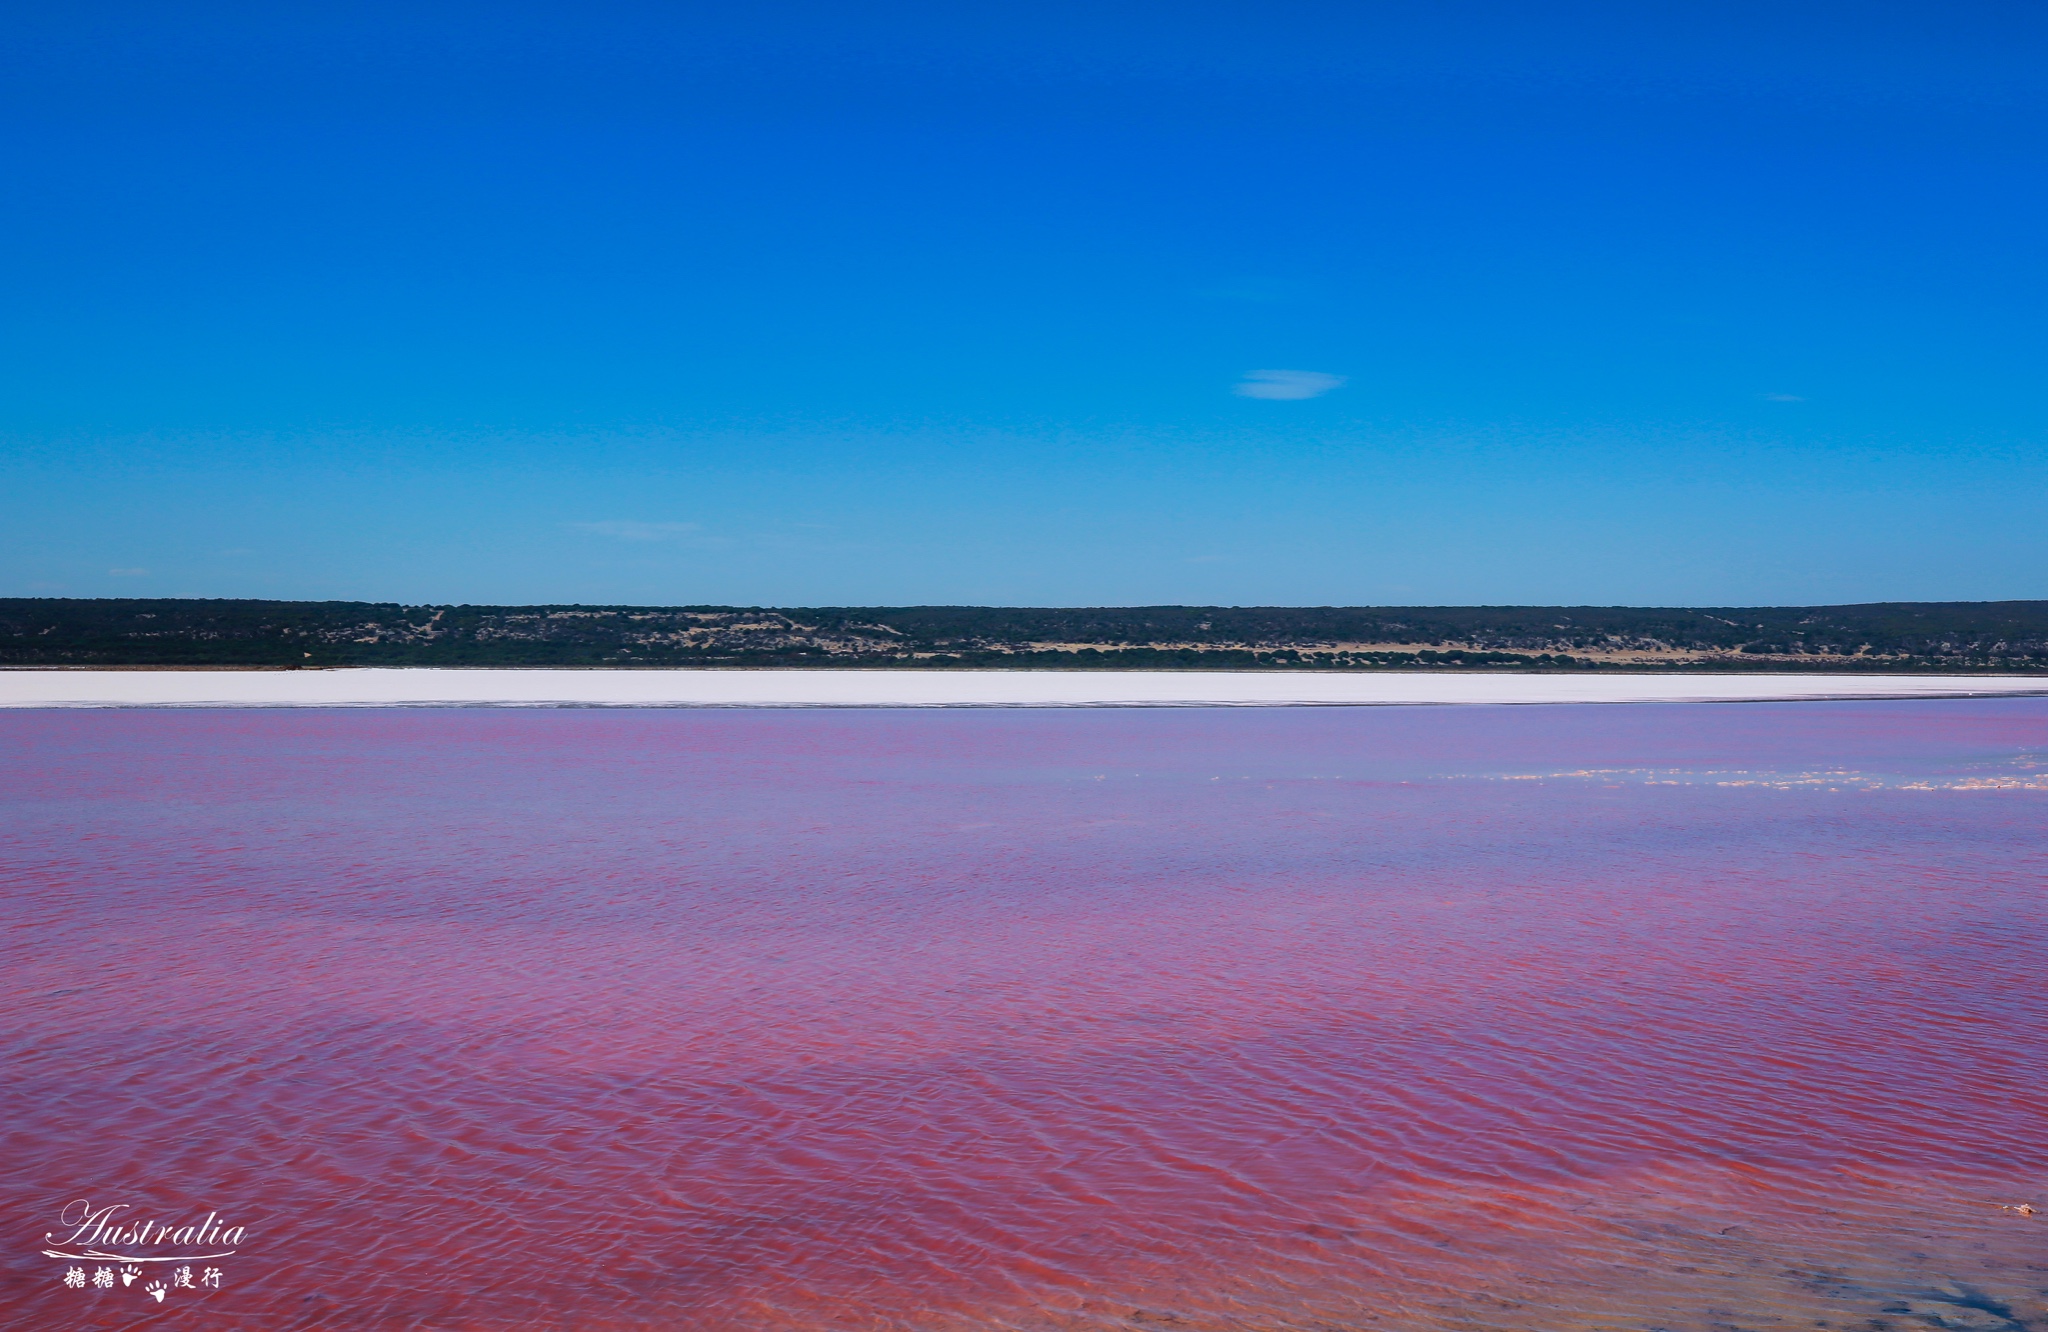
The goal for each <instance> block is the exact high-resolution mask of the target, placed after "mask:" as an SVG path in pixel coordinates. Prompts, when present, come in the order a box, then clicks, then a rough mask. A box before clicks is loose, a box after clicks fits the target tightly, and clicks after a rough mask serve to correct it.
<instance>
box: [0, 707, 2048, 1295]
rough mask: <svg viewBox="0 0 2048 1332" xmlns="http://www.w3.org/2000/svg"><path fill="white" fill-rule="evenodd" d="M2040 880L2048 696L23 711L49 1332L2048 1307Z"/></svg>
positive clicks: (21, 853) (11, 828)
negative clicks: (163, 1251)
mask: <svg viewBox="0 0 2048 1332" xmlns="http://www.w3.org/2000/svg"><path fill="white" fill-rule="evenodd" d="M2044 885H2048V703H2043V702H2041V701H2023V700H1989V701H1971V702H1935V703H1832V704H1768V705H1755V706H1747V705H1743V706H1737V705H1720V706H1704V705H1693V706H1669V707H1665V706H1634V707H1548V708H1379V709H1244V710H1131V711H1124V710H1100V711H972V712H962V711H925V712H909V711H873V712H865V711H852V712H838V711H783V712H777V711H604V710H592V711H482V710H477V711H389V712H378V711H340V712H258V711H221V712H63V713H13V714H7V715H0V888H4V899H0V926H4V930H0V939H4V948H5V956H4V959H0V960H4V962H5V972H4V981H0V984H4V1004H0V1217H4V1219H5V1227H4V1230H0V1236H4V1238H5V1243H4V1245H0V1316H4V1319H5V1320H7V1321H8V1325H9V1326H21V1327H34V1328H43V1327H51V1328H71V1327H79V1328H105V1327H127V1326H155V1325H159V1324H166V1325H177V1326H182V1327H190V1328H195V1329H197V1328H207V1329H214V1328H265V1329H270V1328H296V1327H335V1328H342V1327H379V1328H381V1327H397V1328H410V1327H421V1328H428V1327H431V1328H525V1327H538V1328H581V1329H609V1328H648V1327H659V1328H681V1329H692V1330H698V1329H701V1330H703V1332H727V1330H729V1329H731V1330H737V1329H761V1330H763V1332H782V1330H785V1329H825V1328H831V1329H853V1330H864V1329H903V1330H905V1332H910V1330H913V1329H914V1330H916V1332H940V1330H942V1329H943V1330H944V1332H958V1330H964V1329H984V1328H1017V1329H1109V1328H1154V1329H1159V1328H1173V1329H1179V1330H1181V1332H1209V1330H1211V1329H1276V1330H1277V1329H1334V1328H1366V1327H1369V1328H1380V1329H1411V1328H1412V1329H1450V1328H1498V1329H1566V1328H1572V1329H1579V1328H1586V1329H1591V1328H1615V1329H1620V1328H1629V1329H1652V1328H1661V1329H1669V1330H1670V1332H1679V1330H1681V1329H1686V1330H1690V1329H1708V1328H1715V1329H1726V1328H1756V1329H1762V1328H1771V1327H1801V1328H1804V1327H1831V1328H1861V1329H1875V1328H1882V1327H1889V1328H1898V1329H1906V1328H1918V1327H1926V1326H1940V1327H1962V1328H1975V1329H2010V1328H2017V1327H2024V1326H2029V1325H2031V1326H2035V1327H2048V1293H2044V1292H2048V1244H2044V1241H2048V1213H2044V1214H2042V1215H2040V1216H2035V1217H2027V1216H2024V1215H2022V1214H2021V1213H2018V1212H2014V1211H2006V1210H2001V1207H2000V1204H2014V1203H2020V1202H2032V1203H2035V1204H2048V1057H2044V1056H2048V985H2044V977H2048V966H2044V963H2048V891H2044ZM78 1199H86V1200H90V1201H91V1202H92V1203H93V1204H94V1205H95V1206H99V1205H103V1204H112V1203H126V1204H130V1205H132V1206H133V1207H134V1208H135V1209H136V1210H135V1212H134V1215H136V1216H145V1217H146V1216H151V1215H154V1216H160V1217H162V1218H165V1219H172V1220H175V1219H178V1218H182V1217H186V1216H188V1215H189V1216H191V1217H193V1218H197V1217H201V1216H204V1215H205V1214H206V1213H207V1212H208V1211H214V1212H218V1213H221V1214H222V1215H223V1216H225V1217H228V1218H231V1219H232V1220H233V1222H234V1223H235V1224H238V1225H242V1226H245V1227H246V1228H247V1236H246V1242H244V1243H243V1244H242V1245H241V1247H240V1249H239V1250H238V1252H237V1253H236V1254H235V1255H234V1256H233V1257H231V1258H227V1259H224V1260H221V1261H220V1262H218V1263H217V1264H215V1266H217V1267H218V1268H219V1269H221V1271H222V1281H221V1285H220V1287H219V1288H218V1289H211V1288H203V1287H199V1286H196V1285H195V1286H194V1287H191V1288H183V1287H178V1286H172V1287H171V1288H170V1289H169V1291H168V1296H167V1298H165V1299H164V1300H162V1301H161V1302H159V1301H157V1300H156V1299H155V1298H153V1297H152V1296H149V1295H147V1294H146V1293H145V1287H146V1284H147V1283H148V1276H147V1275H146V1276H145V1278H144V1279H143V1280H138V1281H136V1282H134V1283H133V1284H119V1283H117V1284H116V1285H115V1286H114V1287H113V1288H112V1289H99V1288H97V1287H93V1286H91V1285H87V1286H86V1287H85V1288H83V1289H74V1288H71V1287H68V1286H66V1285H65V1284H64V1283H63V1280H62V1278H63V1277H64V1275H65V1272H66V1270H67V1268H68V1267H70V1266H74V1265H76V1264H69V1263H67V1262H65V1261H61V1260H54V1259H50V1258H46V1257H43V1256H42V1255H41V1253H40V1250H41V1249H43V1248H44V1247H46V1245H45V1241H44V1236H45V1235H46V1234H47V1233H49V1232H51V1231H52V1230H60V1231H61V1230H62V1227H60V1226H59V1225H58V1213H59V1211H60V1210H61V1209H62V1208H63V1207H64V1206H65V1204H67V1203H69V1202H72V1201H73V1200H78ZM81 1270H83V1271H90V1270H92V1269H91V1267H90V1266H89V1265H88V1266H84V1267H82V1269H81ZM166 1270H167V1269H166ZM154 1271H156V1269H152V1272H154ZM159 1274H161V1273H159Z"/></svg>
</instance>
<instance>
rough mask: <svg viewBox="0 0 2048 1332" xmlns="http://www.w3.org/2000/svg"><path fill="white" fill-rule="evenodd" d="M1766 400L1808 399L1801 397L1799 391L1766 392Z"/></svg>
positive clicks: (1803, 400) (1800, 400)
mask: <svg viewBox="0 0 2048 1332" xmlns="http://www.w3.org/2000/svg"><path fill="white" fill-rule="evenodd" d="M1764 401H1765V402H1805V401H1806V399H1804V398H1802V397H1800V396H1799V395H1798V394H1797V393H1766V394H1764Z"/></svg>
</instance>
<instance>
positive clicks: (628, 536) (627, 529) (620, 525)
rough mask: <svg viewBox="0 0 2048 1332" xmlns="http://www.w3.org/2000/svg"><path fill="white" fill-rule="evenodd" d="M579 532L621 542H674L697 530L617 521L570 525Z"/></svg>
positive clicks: (683, 525) (682, 525)
mask: <svg viewBox="0 0 2048 1332" xmlns="http://www.w3.org/2000/svg"><path fill="white" fill-rule="evenodd" d="M569 526H571V527H573V528H575V529H576V530H577V531H579V532H595V533H597V534H598V535H599V536H608V537H617V538H618V539H619V540H621V541H674V540H676V539H677V538H678V537H686V536H689V535H690V534H691V533H692V532H695V531H696V530H697V524H696V523H639V522H634V521H632V520H631V519H617V520H614V521H610V522H603V523H570V524H569Z"/></svg>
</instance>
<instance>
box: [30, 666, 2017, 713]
mask: <svg viewBox="0 0 2048 1332" xmlns="http://www.w3.org/2000/svg"><path fill="white" fill-rule="evenodd" d="M2019 696H2039V697H2048V677H2044V676H2012V675H2007V676H1985V675H1894V676H1880V675H1856V676H1844V675H1839V674H1826V675H1822V674H1809V675H1794V674H1751V673H1743V674H1726V675H1721V674H1707V673H1701V672H1686V673H1682V674H1679V673H1672V674H1650V673H1631V674H1628V675H1613V676H1607V675H1598V676H1590V677H1589V676H1585V675H1579V674H1534V673H1529V674H1487V673H1479V672H1473V673H1456V672H1444V671H1428V672H1420V671H1418V672H1397V671H1372V672H1357V673H1341V674H1339V673H1324V672H1317V673H1313V674H1311V673H1307V672H1304V673H1301V674H1294V673H1291V672H1285V673H1283V672H1274V671H1139V670H1115V671H1076V670H1052V671H1047V670H1038V671H1032V670H1019V671H996V670H946V669H935V668H929V667H927V668H921V669H917V670H887V669H875V668H868V669H857V670H803V671H789V670H775V669H748V668H731V669H719V668H689V667H678V668H652V669H648V668H641V669H633V670H621V671H610V670H590V669H579V668H574V667H571V668H517V667H513V668H495V669H494V668H482V669H479V668H474V667H431V666H428V667H344V668H334V669H312V670H287V671H278V670H261V669H257V670H246V669H243V670H235V669H226V670H223V669H217V668H216V669H201V670H179V669H175V668H172V669H157V670H135V669H118V670H89V669H77V668H57V669H45V670H39V669H21V668H17V669H12V670H6V671H0V708H124V707H125V708H132V707H143V708H148V707H159V708H162V707H171V708H177V707H184V708H192V707H259V708H260V707H286V708H290V707H314V708H320V707H328V708H332V707H883V708H891V707H898V708H900V707H1027V708H1028V707H1305V706H1326V707H1329V706H1336V707H1343V706H1350V707H1368V706H1387V705H1418V704H1481V703H1488V704H1531V703H1753V702H1792V701H1799V700H1806V701H1823V700H1831V699H1832V700H1851V699H1915V698H1921V699H1928V698H1988V697H2019Z"/></svg>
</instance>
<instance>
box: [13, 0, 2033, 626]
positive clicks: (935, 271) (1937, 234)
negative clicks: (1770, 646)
mask: <svg viewBox="0 0 2048 1332" xmlns="http://www.w3.org/2000/svg"><path fill="white" fill-rule="evenodd" d="M0 13H4V31H0V117H4V133H0V172H4V179H5V182H6V184H5V188H4V190H0V594H9V595H69V596H108V595H129V596H132V595H149V596H159V595H176V596H279V597H347V598H370V599H380V600H381V599H391V600H403V601H408V602H425V601H476V602H515V601H516V602H530V601H584V602H612V601H629V602H668V603H678V602H680V603H693V602H719V603H734V602H737V603H756V604H782V605H787V604H903V603H920V602H924V603H929V602H981V603H1003V604H1052V605H1059V604H1129V603H1158V602H1181V603H1237V604H1247V603H1268V604H1272V603H1278V604H1329V603H1339V604H1356V603H1390V602H1393V603H1400V602H1410V603H1412V602H1426V603H1470V602H1489V603H1502V602H1595V603H1603V604H1604V603H1629V604H1666V605H1670V604H1730V603H1734V604H1742V603H1800V602H1835V601H1865V600H1882V599H1895V598H1915V599H1978V598H2009V597H2044V596H2048V511H2044V503H2043V501H2044V499H2048V246H2044V244H2043V236H2044V227H2048V160H2044V159H2048V136H2044V130H2048V114H2044V112H2048V7H2044V6H2042V5H2040V4H2038V3H2026V4H2018V3H2015V4H1984V3H1970V2H1969V0H1943V2H1942V3H1925V4H1887V3H1882V0H1864V2H1862V3H1845V4H1810V3H1799V2H1798V0H1773V2H1771V3H1742V2H1741V0H1713V2H1712V3H1699V4H1683V3H1643V2H1642V0H1627V2H1625V3H1614V4H1580V3H1571V2H1570V0H1548V2H1546V3H1526V2H1525V3H1512V4H1497V5H1488V4H1466V3H1458V2H1457V0H1418V2H1417V3H1412V4H1381V3H1371V2H1370V0H1351V2H1350V3H1329V4H1319V3H1301V2H1297V0H1261V2H1260V3H1241V4H1204V3H1197V2H1192V0H1190V2H1187V3H1172V4H1168V3H1149V4H1148V3H1121V4H1120V3H1115V0H1090V2H1089V3H1085V4H1073V5H1067V4H1062V3H1057V2H1056V0H1030V2H1029V3H1016V4H1007V3H1000V2H991V0H973V2H972V3H968V2H966V0H961V2H959V3H953V4H945V5H937V4H934V5H886V4H860V3H832V4H817V5H803V4H782V3H774V2H773V0H767V2H765V3H760V4H716V5H713V4H658V5H656V4H650V5H644V6H642V5H625V4H607V3H602V0H582V2H581V3H577V4H573V5H572V4H566V3H564V4H558V5H521V4H517V3H492V4H476V5H436V4H433V3H431V2H430V0H422V2H420V3H406V4H395V5H390V6H380V5H376V4H370V3H345V4H344V3H336V4H288V5H276V4H249V5H246V6H208V5H188V4H176V3H148V4H137V5H133V6H115V5H102V4H95V3H91V2H90V0H81V2H80V3H66V4H50V5H31V4H27V3H22V2H20V0H17V2H16V3H12V4H8V5H6V6H5V8H4V11H0Z"/></svg>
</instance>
